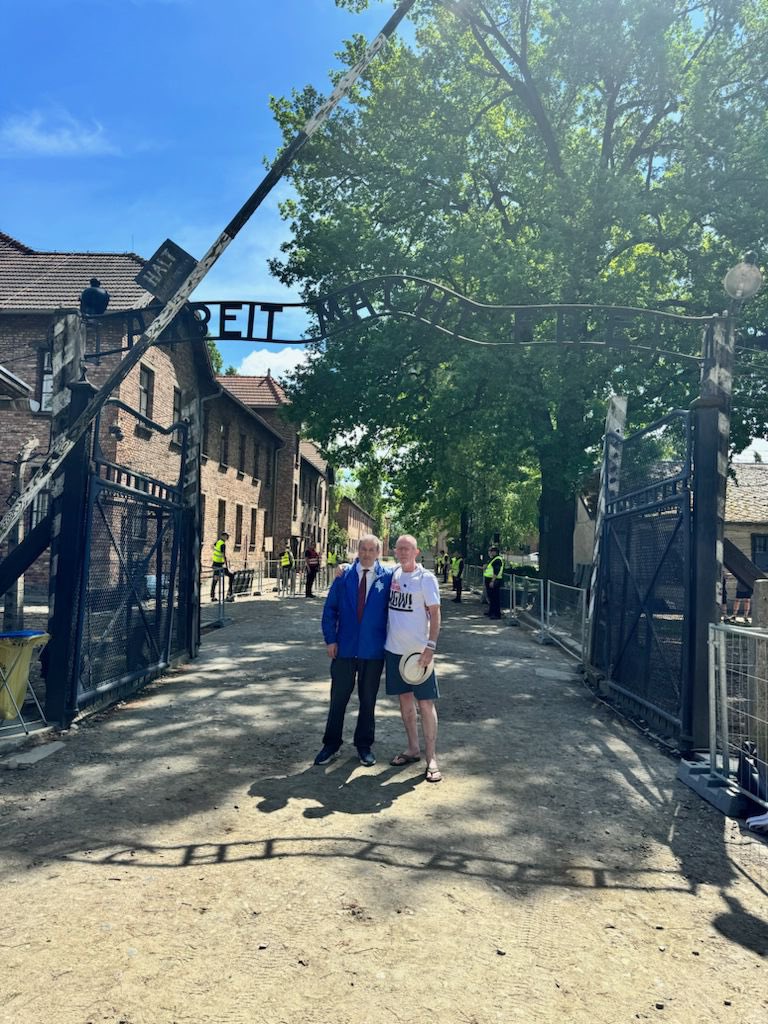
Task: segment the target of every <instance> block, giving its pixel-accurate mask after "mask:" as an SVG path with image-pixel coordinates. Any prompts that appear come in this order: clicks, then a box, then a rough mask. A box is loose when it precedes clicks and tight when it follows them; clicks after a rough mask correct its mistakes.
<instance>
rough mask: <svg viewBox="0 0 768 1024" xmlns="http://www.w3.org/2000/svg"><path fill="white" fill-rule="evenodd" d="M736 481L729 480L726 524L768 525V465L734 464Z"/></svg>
mask: <svg viewBox="0 0 768 1024" xmlns="http://www.w3.org/2000/svg"><path fill="white" fill-rule="evenodd" d="M732 467H733V471H734V473H735V474H736V479H735V480H733V479H732V478H731V477H729V478H728V487H727V490H726V497H725V521H726V523H768V463H762V462H734V463H732Z"/></svg>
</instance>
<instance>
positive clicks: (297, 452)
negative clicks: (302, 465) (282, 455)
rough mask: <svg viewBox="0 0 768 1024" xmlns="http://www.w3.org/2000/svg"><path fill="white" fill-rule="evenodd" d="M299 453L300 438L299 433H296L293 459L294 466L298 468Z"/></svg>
mask: <svg viewBox="0 0 768 1024" xmlns="http://www.w3.org/2000/svg"><path fill="white" fill-rule="evenodd" d="M300 454H301V439H300V438H299V435H298V434H297V435H296V458H295V460H294V462H295V465H296V468H297V469H298V468H299V455H300Z"/></svg>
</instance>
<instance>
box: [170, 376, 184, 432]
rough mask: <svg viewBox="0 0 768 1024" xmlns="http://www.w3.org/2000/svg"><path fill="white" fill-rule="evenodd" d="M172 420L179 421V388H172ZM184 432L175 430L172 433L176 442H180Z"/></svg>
mask: <svg viewBox="0 0 768 1024" xmlns="http://www.w3.org/2000/svg"><path fill="white" fill-rule="evenodd" d="M173 422H174V423H181V388H174V389H173ZM183 437H184V432H183V431H181V430H177V431H176V432H175V433H174V435H173V440H174V441H175V442H176V444H181V442H182V439H183Z"/></svg>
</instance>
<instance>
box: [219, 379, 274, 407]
mask: <svg viewBox="0 0 768 1024" xmlns="http://www.w3.org/2000/svg"><path fill="white" fill-rule="evenodd" d="M216 380H217V382H218V383H219V384H221V386H222V387H223V388H226V389H227V391H229V392H230V393H231V394H233V395H234V396H235V397H236V398H239V399H240V401H241V402H242V403H243V404H244V405H250V406H251V408H253V409H277V407H278V406H280V405H287V404H288V396H287V395H286V393H285V392H284V391H283V389H282V388H281V387H280V385H279V384H278V383H277V381H276V380H275V378H274V377H271V376H268V377H240V376H233V377H226V376H225V377H217V378H216Z"/></svg>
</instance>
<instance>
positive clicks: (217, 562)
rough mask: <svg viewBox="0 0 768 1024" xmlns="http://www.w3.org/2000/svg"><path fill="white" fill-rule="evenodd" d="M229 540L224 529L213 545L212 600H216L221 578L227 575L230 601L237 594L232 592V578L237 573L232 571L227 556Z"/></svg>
mask: <svg viewBox="0 0 768 1024" xmlns="http://www.w3.org/2000/svg"><path fill="white" fill-rule="evenodd" d="M228 540H229V534H228V533H226V532H225V531H222V532H221V533H220V534H219V536H218V538H217V540H216V543H215V544H214V545H213V550H212V552H211V565H212V568H213V578H212V579H211V600H212V601H215V600H216V587H217V586H218V584H219V580H220V579H221V578H222V577H223V576H226V577H227V580H228V581H229V593H228V594H227V600H228V601H234V600H235V595H234V594H233V593H232V580H233V579H234V576H235V574H234V573H233V572H230V569H229V559H228V558H227V541H228Z"/></svg>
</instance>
